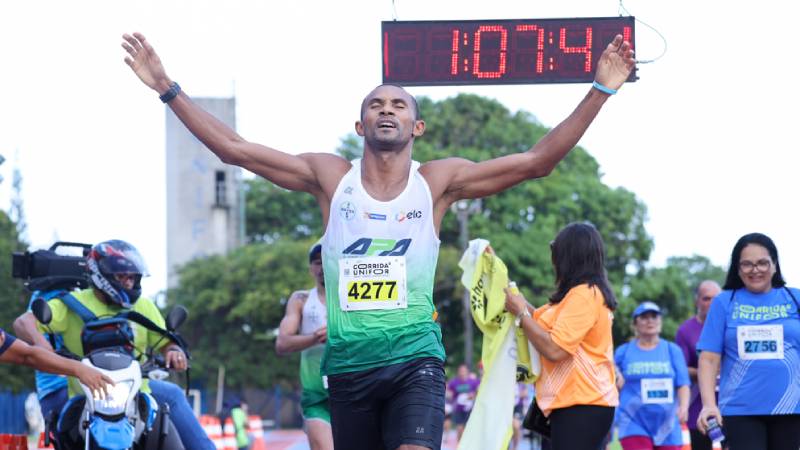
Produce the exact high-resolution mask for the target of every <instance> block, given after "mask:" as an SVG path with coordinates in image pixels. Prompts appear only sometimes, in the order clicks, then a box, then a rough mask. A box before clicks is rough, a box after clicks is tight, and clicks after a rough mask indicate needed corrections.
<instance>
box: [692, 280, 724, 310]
mask: <svg viewBox="0 0 800 450" xmlns="http://www.w3.org/2000/svg"><path fill="white" fill-rule="evenodd" d="M717 294H719V286H717V285H716V284H713V283H704V284H702V285H700V288H699V289H697V298H696V299H695V303H696V304H697V315H698V316H700V317H706V316H707V315H708V309H709V308H711V300H714V297H716V296H717Z"/></svg>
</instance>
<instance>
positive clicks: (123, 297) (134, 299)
mask: <svg viewBox="0 0 800 450" xmlns="http://www.w3.org/2000/svg"><path fill="white" fill-rule="evenodd" d="M87 270H88V272H89V279H90V284H91V287H90V288H89V289H84V290H80V291H76V292H73V293H72V295H73V297H74V298H75V299H76V300H77V301H78V302H80V303H81V304H82V305H83V306H85V307H86V308H88V309H89V310H90V311H91V312H92V313H93V314H95V315H96V316H97V317H100V318H102V317H111V316H115V315H116V314H118V313H120V312H123V311H126V310H131V311H135V312H138V313H139V314H141V315H143V316H144V317H146V318H147V319H149V320H151V321H152V322H153V323H154V324H156V325H157V326H158V327H160V328H165V322H164V318H163V317H162V316H161V312H160V311H159V310H158V308H157V307H156V306H155V304H154V303H153V301H152V300H150V299H148V298H145V297H141V279H142V277H143V276H147V275H148V272H147V267H146V265H145V263H144V260H143V258H142V257H141V255H140V254H139V252H138V251H137V250H136V248H135V247H133V246H132V245H131V244H129V243H127V242H124V241H121V240H110V241H105V242H101V243H99V244H97V245H95V246H94V247H92V249H91V251H90V252H89V255H88V257H87ZM48 304H49V306H50V310H51V311H52V321H51V322H50V323H49V324H48V326H47V327H45V326H43V325H42V324H38V325H37V328H36V329H33V330H32V329H30V327H29V322H27V321H23V322H21V325H22V327H21V328H24V330H25V333H24V334H25V335H26V336H24V337H25V338H28V339H31V340H32V341H33V342H34V343H35V344H36V345H37V346H41V347H45V348H49V347H50V346H49V343H48V342H47V341H46V339H45V338H44V336H43V335H42V334H41V333H40V332H44V331H50V332H53V333H56V334H60V335H61V336H62V337H63V341H64V347H65V348H66V349H67V350H69V351H70V352H72V353H74V354H76V355H78V356H83V346H82V344H81V333H82V331H83V325H84V323H83V319H81V317H80V316H79V315H78V314H77V313H75V312H74V311H72V310H71V309H70V308H69V307H68V306H67V305H66V303H64V302H63V301H62V300H61V299H60V298H54V299H51V300H50V301H49V302H48ZM26 314H30V313H26ZM129 323H130V326H131V328H132V329H133V334H134V349H133V350H134V356H135V357H137V358H138V357H141V356H142V355H143V354H144V353H145V352H146V351H147V349H152V350H153V351H158V352H160V353H161V354H162V355H163V356H164V360H165V362H166V365H167V367H168V368H170V369H172V370H176V371H183V370H186V368H187V358H186V354H185V353H184V352H183V350H182V349H181V348H180V347H179V346H178V345H177V344H175V343H173V342H171V341H169V340H166V339H164V338H163V337H162V335H161V334H160V333H157V332H154V331H151V330H148V329H147V328H145V327H143V326H141V325H139V324H137V323H135V322H133V321H130V322H129ZM37 330H38V332H37ZM18 334H20V335H22V334H23V333H19V331H18ZM21 337H22V336H21ZM161 384H165V385H168V384H169V383H161ZM141 391H142V392H145V393H149V392H151V389H150V386H149V384H148V380H146V379H144V380H142V387H141ZM167 391H168V392H169V391H170V390H167ZM172 391H177V392H180V391H179V390H178V389H177V387H175V388H174V389H173V390H172ZM81 392H82V391H81V389H80V385H79V384H78V381H77V380H76V379H75V378H73V377H70V378H69V380H68V394H69V397H70V398H73V397H75V396H77V395H79V394H81ZM181 395H182V394H181ZM156 399H157V401H158V403H159V404H163V403H168V404H171V403H173V402H171V401H169V400H165V399H159V398H158V397H156ZM183 403H186V401H185V399H184V400H183ZM178 406H180V405H178ZM186 406H187V409H188V415H189V416H190V418H191V419H192V420H193V421H194V422H195V423H196V422H197V421H196V419H194V416H193V415H192V414H191V409H189V408H188V403H186ZM176 409H177V410H172V411H171V414H172V415H173V416H176V417H177V416H179V415H180V416H181V417H180V419H183V420H185V419H186V417H184V416H185V415H186V414H187V413H186V411H181V409H182V408H176ZM81 410H82V402H73V403H70V404H69V406H68V407H67V408H66V410H64V411H62V419H61V420H62V421H64V422H66V423H67V424H68V423H69V420H70V419H72V418H73V416H74V420H77V415H79V414H80V411H81ZM178 422H180V420H179V421H178ZM61 428H62V429H64V430H65V432H64V433H59V435H58V439H59V441H62V442H63V443H64V444H66V445H67V446H68V447H69V446H70V444H74V443H77V441H78V439H79V438H78V436H77V428H78V427H77V426H69V425H67V426H64V427H61ZM197 429H198V430H199V432H200V437H205V433H203V432H202V428H200V427H199V424H198V425H197ZM171 434H172V435H174V434H175V433H171ZM205 439H207V437H206V438H205ZM209 443H210V440H209ZM189 448H203V447H189ZM210 448H213V444H211V447H210Z"/></svg>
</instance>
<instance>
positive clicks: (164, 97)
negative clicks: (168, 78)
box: [158, 81, 181, 103]
mask: <svg viewBox="0 0 800 450" xmlns="http://www.w3.org/2000/svg"><path fill="white" fill-rule="evenodd" d="M180 92H181V87H180V85H179V84H178V83H176V82H174V81H173V82H172V83H170V85H169V89H168V90H167V92H164V93H163V94H161V95H160V96H159V97H158V98H159V99H161V101H162V102H164V103H169V102H170V101H171V100H172V99H174V98H175V97H177V96H178V93H180Z"/></svg>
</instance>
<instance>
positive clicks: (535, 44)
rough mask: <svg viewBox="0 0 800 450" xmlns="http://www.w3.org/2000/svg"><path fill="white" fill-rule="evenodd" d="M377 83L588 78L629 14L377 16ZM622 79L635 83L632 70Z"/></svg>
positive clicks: (628, 24) (629, 23)
mask: <svg viewBox="0 0 800 450" xmlns="http://www.w3.org/2000/svg"><path fill="white" fill-rule="evenodd" d="M381 28H382V35H383V67H382V70H383V82H384V83H394V84H401V85H405V86H437V85H457V84H530V83H591V82H592V81H593V80H594V69H595V65H596V64H597V60H598V59H599V58H600V55H601V54H602V53H603V50H605V48H606V46H607V45H608V44H609V43H610V42H611V41H612V40H613V39H614V36H615V35H617V34H621V35H623V38H624V39H625V40H627V41H628V42H630V43H631V45H633V40H634V18H633V17H596V18H578V19H514V20H467V21H436V22H434V21H413V22H398V21H392V22H383V23H382V27H381ZM628 81H636V73H635V71H634V72H633V73H631V76H630V78H629V79H628Z"/></svg>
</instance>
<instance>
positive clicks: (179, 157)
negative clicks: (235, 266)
mask: <svg viewBox="0 0 800 450" xmlns="http://www.w3.org/2000/svg"><path fill="white" fill-rule="evenodd" d="M193 100H194V101H195V102H196V103H197V104H199V105H200V106H201V107H202V108H203V109H205V110H206V111H208V112H210V113H211V114H213V115H214V117H216V118H218V119H219V120H221V121H222V122H224V123H225V124H227V125H228V126H230V127H231V128H234V129H235V128H236V114H235V111H236V100H235V98H195V99H193ZM166 134H167V285H168V287H174V286H175V285H177V283H178V276H177V270H176V269H178V268H179V267H180V266H181V265H183V264H185V263H187V262H189V261H190V260H192V259H194V258H202V257H205V256H209V255H215V254H225V253H227V252H228V251H230V250H232V249H234V248H236V247H238V246H239V245H242V243H243V242H244V195H243V192H244V191H243V190H242V171H241V169H240V168H238V167H235V166H230V165H227V164H224V163H223V162H222V161H220V159H219V158H217V156H216V155H214V154H213V153H211V151H209V150H208V149H207V148H206V146H205V145H203V143H201V142H200V141H199V140H198V139H197V138H195V137H194V136H193V135H192V134H191V133H189V131H188V130H187V129H186V127H185V126H184V125H183V124H182V123H181V121H180V120H178V118H177V117H176V116H175V114H174V113H173V112H172V110H170V109H169V108H168V107H167V128H166Z"/></svg>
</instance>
